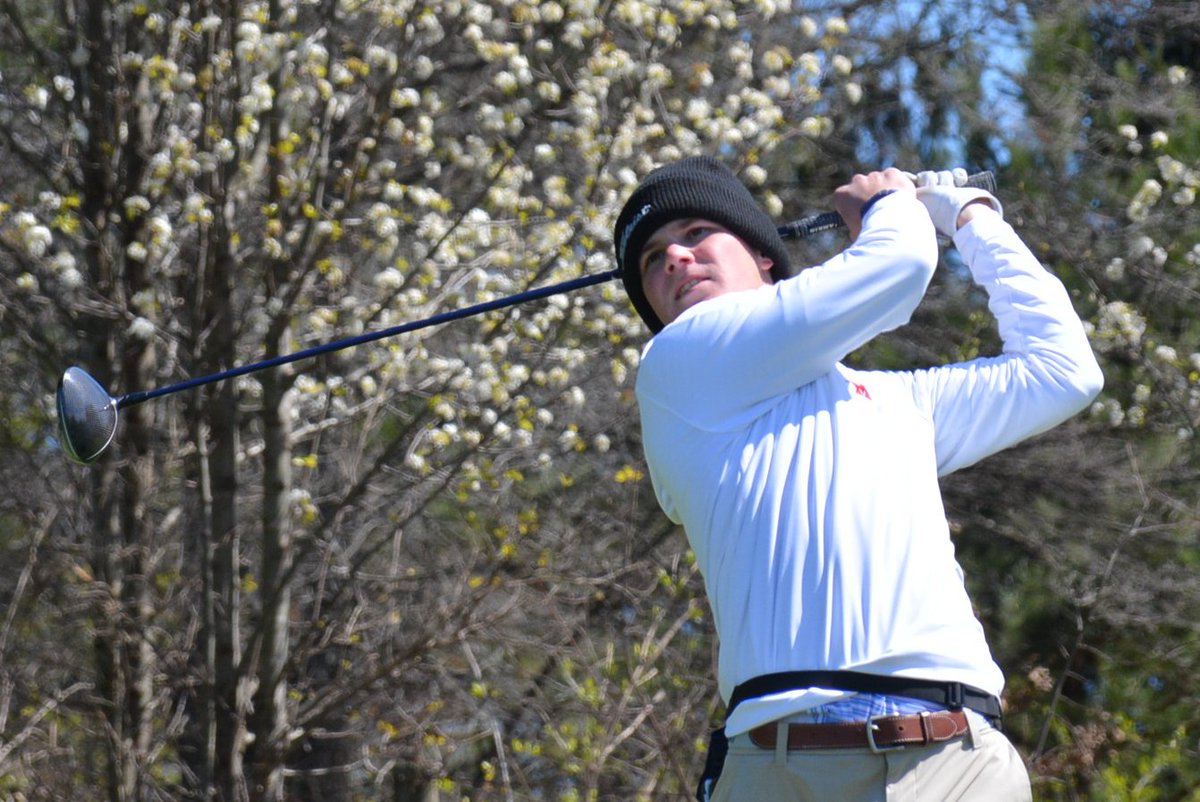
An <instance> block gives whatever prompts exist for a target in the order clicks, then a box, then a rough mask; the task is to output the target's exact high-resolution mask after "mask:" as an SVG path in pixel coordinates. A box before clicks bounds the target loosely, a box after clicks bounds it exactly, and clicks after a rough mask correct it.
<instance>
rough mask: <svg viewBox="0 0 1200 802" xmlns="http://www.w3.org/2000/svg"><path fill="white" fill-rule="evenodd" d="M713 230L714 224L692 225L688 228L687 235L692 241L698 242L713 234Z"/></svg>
mask: <svg viewBox="0 0 1200 802" xmlns="http://www.w3.org/2000/svg"><path fill="white" fill-rule="evenodd" d="M712 230H713V229H712V226H703V225H702V226H692V227H691V228H689V229H688V231H687V236H688V239H690V240H691V241H692V242H697V241H699V240H702V239H704V238H705V237H707V236H708V235H709V234H711V233H712Z"/></svg>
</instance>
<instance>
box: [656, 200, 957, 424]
mask: <svg viewBox="0 0 1200 802" xmlns="http://www.w3.org/2000/svg"><path fill="white" fill-rule="evenodd" d="M936 266H937V239H936V235H935V232H934V229H933V224H932V223H931V222H930V219H929V215H928V213H927V212H926V211H925V209H924V207H923V206H922V205H921V203H920V202H919V201H917V200H916V199H915V198H914V197H913V196H912V195H911V194H906V193H893V194H892V195H888V196H886V197H884V198H882V199H881V200H880V201H879V202H878V203H876V204H875V205H874V206H872V207H871V209H870V211H869V212H868V213H867V215H866V218H865V219H864V220H863V228H862V231H861V233H860V234H859V237H858V239H857V240H855V242H854V243H853V244H852V245H851V246H850V247H849V248H847V249H846V250H845V251H843V252H842V253H840V254H838V255H837V256H835V257H834V258H832V259H830V260H829V261H827V262H825V263H824V264H821V265H819V266H817V267H812V268H809V269H807V270H805V271H803V272H801V273H800V274H799V275H797V276H793V277H792V278H789V279H786V280H784V281H781V282H778V283H776V284H773V285H770V286H767V287H763V288H759V289H757V290H749V291H745V292H737V293H730V294H728V295H724V296H720V297H717V298H713V299H710V300H708V301H705V302H703V303H700V304H697V305H696V306H694V307H692V308H690V309H688V310H686V311H685V312H684V313H683V314H682V315H681V316H680V317H679V318H678V319H676V320H675V321H673V322H672V323H671V324H669V325H668V326H667V327H666V328H664V329H663V330H662V331H661V332H660V333H659V334H658V335H657V336H656V337H655V338H654V339H653V340H651V341H650V343H649V344H648V345H647V347H646V349H645V350H644V352H643V356H642V366H641V368H640V369H639V372H638V394H639V397H641V398H642V400H643V402H652V403H655V404H658V405H661V406H663V407H665V408H668V409H671V410H673V412H674V413H675V414H677V415H679V416H681V417H682V418H684V419H685V420H686V421H687V422H688V423H689V424H691V425H693V426H696V427H698V428H701V429H706V430H713V429H717V428H727V427H728V428H733V427H740V426H742V425H744V424H745V422H746V421H747V420H748V419H752V418H754V417H756V416H757V415H758V414H759V411H760V409H761V407H762V405H764V404H767V403H769V402H770V401H771V399H773V398H776V397H777V396H779V395H780V394H782V393H786V392H789V391H791V390H794V389H796V388H797V387H800V386H801V385H804V384H807V383H808V382H810V381H812V380H814V379H816V378H818V377H819V376H822V375H824V374H826V373H828V372H829V371H830V370H832V369H833V368H834V366H835V365H836V364H837V362H838V361H839V360H840V359H842V358H843V357H844V356H845V355H846V354H848V353H850V352H851V351H853V350H854V349H856V348H858V347H859V346H861V345H863V344H865V343H866V342H867V341H869V340H870V339H871V338H873V337H875V336H876V335H877V334H880V333H881V332H884V331H888V330H890V329H893V328H896V327H898V326H900V325H902V324H904V323H906V322H908V320H909V318H910V317H911V315H912V312H913V310H914V309H915V308H916V307H917V304H919V303H920V301H921V298H922V297H923V296H924V294H925V289H926V287H927V286H928V284H929V281H930V279H931V278H932V277H933V271H934V269H935V268H936Z"/></svg>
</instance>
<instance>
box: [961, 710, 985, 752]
mask: <svg viewBox="0 0 1200 802" xmlns="http://www.w3.org/2000/svg"><path fill="white" fill-rule="evenodd" d="M963 712H965V713H966V716H967V738H966V740H967V744H968V748H970V749H976V748H978V747H980V746H982V745H983V739H982V737H981V736H982V733H981V732H980V731H979V722H981V721H982V720H983V716H980V715H978V714H976V713H975V712H974V711H973V710H966V711H963Z"/></svg>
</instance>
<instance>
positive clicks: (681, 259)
mask: <svg viewBox="0 0 1200 802" xmlns="http://www.w3.org/2000/svg"><path fill="white" fill-rule="evenodd" d="M665 256H666V257H667V258H666V262H667V270H668V271H672V270H674V269H675V268H677V267H679V266H681V265H683V264H686V263H688V262H690V261H692V249H691V248H689V247H687V246H686V245H682V244H680V243H678V242H672V243H671V244H670V245H668V246H667V248H666V251H665Z"/></svg>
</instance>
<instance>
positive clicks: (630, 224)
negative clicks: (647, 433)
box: [613, 156, 792, 334]
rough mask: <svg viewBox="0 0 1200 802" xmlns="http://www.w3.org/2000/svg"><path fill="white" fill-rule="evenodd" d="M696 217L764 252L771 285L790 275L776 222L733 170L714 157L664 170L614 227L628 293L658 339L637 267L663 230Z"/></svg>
mask: <svg viewBox="0 0 1200 802" xmlns="http://www.w3.org/2000/svg"><path fill="white" fill-rule="evenodd" d="M692 217H695V218H700V219H703V220H711V221H712V222H714V223H718V224H719V225H721V226H724V227H725V228H727V229H729V231H731V232H732V233H734V234H736V235H737V236H739V237H741V238H742V240H744V241H745V242H746V244H747V245H749V246H750V247H751V248H753V249H755V250H757V251H760V252H761V253H762V254H763V256H765V257H767V258H768V259H770V260H771V262H772V266H771V278H772V280H774V281H780V280H781V279H785V278H787V277H788V276H790V275H792V269H791V264H790V262H789V260H788V252H787V249H786V247H785V246H784V244H783V239H782V238H781V237H780V236H779V231H778V229H777V227H776V226H775V223H774V222H773V221H772V220H771V217H770V216H769V215H768V214H767V213H766V212H765V211H763V209H762V207H761V206H759V205H758V203H757V202H755V200H754V197H753V196H752V195H751V194H750V190H748V189H746V185H745V184H743V183H742V182H741V180H740V179H738V177H737V176H736V175H734V174H733V171H732V170H730V169H729V168H728V167H726V166H725V165H724V164H723V163H722V162H719V161H717V160H716V159H714V158H712V157H710V156H692V157H689V158H686V159H681V160H680V161H677V162H673V163H671V164H668V165H666V166H664V167H660V168H658V169H657V170H655V171H653V172H652V173H650V174H649V175H648V176H646V178H645V179H644V180H643V181H642V183H641V184H640V185H639V186H638V188H637V189H635V190H634V191H633V194H632V195H630V196H629V200H627V201H626V202H625V206H624V207H623V208H622V209H621V213H620V214H619V215H617V223H616V225H615V226H614V227H613V245H614V247H615V249H616V252H617V264H618V265H619V267H620V270H621V280H622V281H624V282H625V292H626V293H627V294H628V295H629V299H630V300H631V301H632V302H633V306H634V308H635V309H637V311H638V314H639V315H641V316H642V320H643V321H645V323H646V325H647V326H649V327H650V331H652V332H654V333H655V334H657V333H658V332H659V331H661V330H662V328H663V325H664V324H663V322H662V321H661V320H659V319H658V315H656V314H655V313H654V310H653V309H651V308H650V302H649V301H647V300H646V294H645V292H643V290H642V273H641V269H640V267H639V265H638V262H639V261H640V258H641V254H642V248H643V247H644V246H645V244H646V240H648V239H649V238H650V236H651V235H652V234H654V232H655V231H657V230H658V229H659V228H660V227H661V226H663V225H665V224H666V223H669V222H671V221H672V220H681V219H685V218H692Z"/></svg>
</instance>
